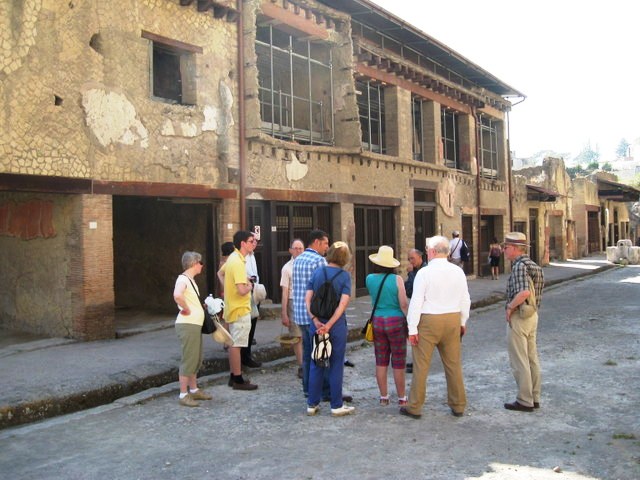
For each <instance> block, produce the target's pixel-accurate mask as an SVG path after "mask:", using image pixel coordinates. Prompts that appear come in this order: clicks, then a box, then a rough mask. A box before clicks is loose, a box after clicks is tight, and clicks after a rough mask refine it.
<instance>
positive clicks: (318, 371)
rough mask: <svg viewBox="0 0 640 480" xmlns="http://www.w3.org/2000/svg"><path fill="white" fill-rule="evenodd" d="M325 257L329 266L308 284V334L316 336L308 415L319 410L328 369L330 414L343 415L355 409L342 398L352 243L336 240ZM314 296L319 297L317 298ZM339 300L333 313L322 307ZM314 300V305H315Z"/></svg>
mask: <svg viewBox="0 0 640 480" xmlns="http://www.w3.org/2000/svg"><path fill="white" fill-rule="evenodd" d="M326 260H327V262H328V265H327V266H326V267H321V268H318V269H317V270H316V271H315V272H314V273H313V276H312V277H311V280H309V283H308V284H307V293H306V296H305V303H306V305H307V311H308V312H309V316H311V319H312V323H311V325H310V326H309V334H310V335H311V336H312V338H313V339H314V348H313V351H312V359H313V361H312V362H311V365H310V371H309V397H308V398H307V415H315V414H316V413H318V411H319V410H320V396H321V394H322V380H323V376H324V371H325V369H328V370H329V386H330V392H331V414H332V415H333V416H334V417H341V416H343V415H349V414H351V413H353V410H354V407H350V406H347V405H344V403H343V400H342V378H343V375H344V357H345V351H346V348H347V333H348V329H347V317H346V315H345V311H346V309H347V305H349V301H350V300H351V275H350V274H349V272H347V271H345V270H344V267H345V266H346V265H347V264H348V263H349V262H350V261H351V251H350V250H349V246H348V245H347V244H346V243H345V242H335V243H334V244H333V245H331V247H329V251H328V252H327V257H326ZM328 281H330V283H331V287H332V288H333V290H334V292H333V293H334V295H330V294H328V293H329V292H327V291H326V285H325V283H326V282H328ZM319 293H322V295H321V296H322V298H321V299H320V298H318V294H319ZM314 295H315V296H316V298H315V300H314ZM331 297H333V298H331ZM336 301H337V306H336V307H335V310H334V311H333V314H332V315H329V313H330V312H328V311H327V310H326V308H321V307H322V305H321V304H323V303H324V304H327V303H334V302H336ZM312 303H313V304H314V305H313V308H312ZM325 307H326V305H325ZM318 308H320V309H321V310H324V313H323V314H322V315H321V316H318ZM331 309H333V305H332V306H331V307H330V308H329V310H331ZM314 312H316V313H314ZM323 317H328V318H323ZM327 335H328V339H327V337H326V336H327ZM327 340H328V342H330V343H327Z"/></svg>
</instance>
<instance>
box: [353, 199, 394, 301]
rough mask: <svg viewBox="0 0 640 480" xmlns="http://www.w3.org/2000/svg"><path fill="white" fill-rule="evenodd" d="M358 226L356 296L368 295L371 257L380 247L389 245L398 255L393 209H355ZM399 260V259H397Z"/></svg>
mask: <svg viewBox="0 0 640 480" xmlns="http://www.w3.org/2000/svg"><path fill="white" fill-rule="evenodd" d="M354 213H355V224H356V251H355V262H356V296H361V295H368V294H369V292H367V288H366V286H365V279H366V277H367V275H368V274H369V273H370V272H371V268H372V265H371V262H370V261H369V255H371V254H372V253H376V252H377V251H378V248H379V247H380V245H389V246H390V247H392V248H393V250H394V253H395V254H396V255H398V253H397V251H398V250H397V248H396V240H395V220H394V218H393V208H392V207H369V206H356V207H355V211H354ZM396 258H397V257H396Z"/></svg>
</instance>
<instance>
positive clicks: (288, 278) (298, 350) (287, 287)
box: [280, 238, 304, 378]
mask: <svg viewBox="0 0 640 480" xmlns="http://www.w3.org/2000/svg"><path fill="white" fill-rule="evenodd" d="M302 252H304V243H302V240H300V239H299V238H296V239H294V240H293V241H292V242H291V245H290V246H289V253H290V254H291V259H290V260H289V261H288V262H287V263H285V264H284V266H283V267H282V271H281V275H280V287H282V325H284V326H285V327H287V328H288V329H289V335H290V336H291V337H292V341H294V340H295V343H293V344H292V345H291V346H292V347H293V353H294V354H295V356H296V361H297V363H298V378H302V341H301V338H302V331H301V330H300V327H299V326H298V325H297V324H296V323H295V322H294V321H293V261H294V260H295V259H296V257H297V256H298V255H300V254H301V253H302Z"/></svg>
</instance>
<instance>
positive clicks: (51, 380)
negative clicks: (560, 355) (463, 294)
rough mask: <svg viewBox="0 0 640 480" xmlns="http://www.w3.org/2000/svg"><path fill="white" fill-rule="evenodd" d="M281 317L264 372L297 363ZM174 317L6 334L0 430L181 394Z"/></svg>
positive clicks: (489, 292)
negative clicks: (106, 334)
mask: <svg viewBox="0 0 640 480" xmlns="http://www.w3.org/2000/svg"><path fill="white" fill-rule="evenodd" d="M613 267H614V265H612V264H611V263H609V262H607V261H606V259H605V257H604V254H600V255H594V256H590V257H586V258H582V259H579V260H569V261H564V262H553V263H552V264H550V265H549V266H546V267H544V274H545V280H546V285H547V286H551V285H553V284H557V283H561V282H565V281H569V280H573V279H576V278H579V277H582V276H585V275H591V274H594V273H598V272H601V271H603V270H606V269H609V268H613ZM506 279H507V275H502V276H501V277H500V279H499V280H497V281H495V280H491V279H488V278H475V279H471V280H469V291H470V294H471V301H472V308H474V309H475V308H480V307H483V306H486V305H491V304H494V303H496V302H500V301H502V300H503V298H504V290H505V284H506ZM370 302H371V300H370V298H369V297H368V296H367V297H359V298H355V299H353V300H352V301H351V303H350V305H349V308H348V311H347V318H348V322H349V325H350V339H351V340H352V341H354V342H356V344H358V343H359V340H360V338H361V337H360V328H361V327H362V325H363V324H364V322H365V321H366V319H367V318H368V317H369V315H370V313H371V303H370ZM278 312H279V306H277V305H274V306H272V307H271V308H268V307H267V308H265V309H264V313H265V317H266V318H265V319H262V320H260V321H259V322H258V328H257V330H256V340H257V345H256V346H254V357H256V358H257V359H258V360H260V361H262V362H264V363H265V365H264V367H263V368H267V367H269V366H271V365H275V364H278V363H281V362H282V361H283V360H284V361H288V360H291V361H292V360H293V357H292V351H291V347H281V346H280V344H279V343H278V342H277V341H276V338H277V337H278V336H279V335H280V334H281V333H283V330H282V326H281V324H280V318H279V316H278V315H277V313H278ZM472 316H473V313H472ZM173 318H174V317H172V318H167V317H164V318H158V319H156V320H155V321H150V322H149V321H146V322H143V323H142V324H141V325H137V326H136V327H135V328H133V329H131V328H130V329H129V330H128V331H127V330H125V329H122V330H121V331H120V335H119V336H121V337H123V338H118V339H115V340H103V341H96V342H76V341H73V340H68V339H39V338H34V337H27V336H23V335H17V336H16V335H12V334H11V333H10V332H0V333H1V334H2V336H1V338H0V384H1V385H2V389H1V390H0V428H7V427H11V426H15V425H20V424H23V423H29V422H34V421H37V420H41V419H44V418H48V417H53V416H56V415H61V414H65V413H70V412H75V411H79V410H83V409H86V408H92V407H95V406H98V405H104V404H107V403H111V402H113V401H116V400H118V399H121V398H123V397H129V396H131V395H134V394H138V395H136V396H134V397H132V398H131V400H130V401H133V402H138V401H141V399H143V397H145V396H146V397H147V398H148V397H149V396H153V395H158V394H164V393H168V392H170V391H174V390H177V381H176V380H177V375H178V371H177V366H178V363H179V359H180V349H179V345H178V342H177V340H176V337H175V333H174V330H173V328H172V326H173ZM204 350H205V351H204V355H205V362H204V367H203V369H202V370H201V372H200V376H201V377H202V376H206V375H212V374H220V375H221V376H225V375H226V372H228V364H227V355H226V352H225V351H224V350H223V348H222V346H221V345H219V344H217V343H215V342H213V340H211V339H209V338H205V346H204ZM269 362H270V363H269ZM249 375H250V373H249ZM203 382H204V383H206V382H207V380H206V379H204V380H203ZM139 392H144V393H139ZM124 401H126V400H124Z"/></svg>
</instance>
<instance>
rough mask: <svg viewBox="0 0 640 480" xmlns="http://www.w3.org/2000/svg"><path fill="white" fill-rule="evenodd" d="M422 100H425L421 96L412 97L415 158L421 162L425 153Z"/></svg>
mask: <svg viewBox="0 0 640 480" xmlns="http://www.w3.org/2000/svg"><path fill="white" fill-rule="evenodd" d="M422 102H423V100H422V99H421V98H420V97H416V96H414V97H413V98H412V99H411V116H412V120H413V132H412V133H413V142H412V145H413V159H414V160H418V161H420V162H423V161H424V154H423V150H422V145H423V137H422V132H423V130H422Z"/></svg>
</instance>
